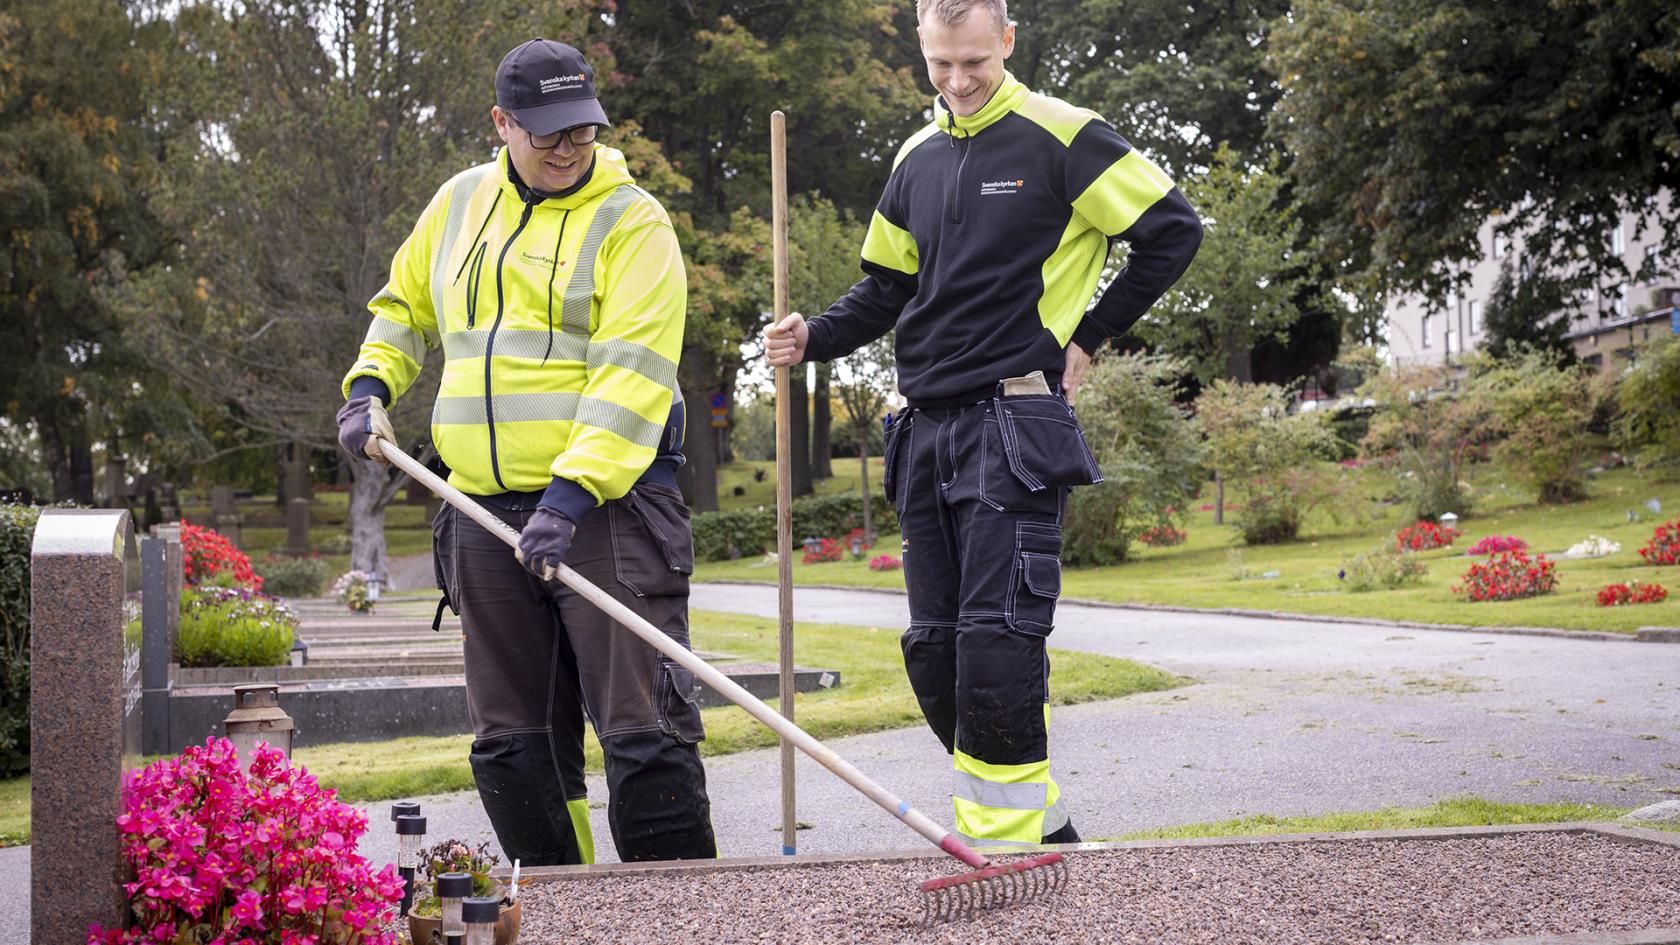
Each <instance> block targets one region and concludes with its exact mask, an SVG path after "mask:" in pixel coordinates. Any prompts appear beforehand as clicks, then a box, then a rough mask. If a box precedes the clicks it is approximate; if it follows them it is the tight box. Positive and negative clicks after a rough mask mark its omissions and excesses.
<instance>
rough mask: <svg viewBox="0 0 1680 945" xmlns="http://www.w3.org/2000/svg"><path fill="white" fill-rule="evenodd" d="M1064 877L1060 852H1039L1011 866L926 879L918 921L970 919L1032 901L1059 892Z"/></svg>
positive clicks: (1064, 872)
mask: <svg viewBox="0 0 1680 945" xmlns="http://www.w3.org/2000/svg"><path fill="white" fill-rule="evenodd" d="M1067 875H1068V868H1067V861H1065V860H1064V859H1062V855H1061V854H1060V853H1041V854H1039V855H1038V856H1034V857H1029V858H1027V859H1024V860H1016V861H1015V862H1013V863H1003V864H998V865H994V866H987V867H984V868H983V869H978V870H974V871H973V872H969V873H958V874H957V875H955V876H941V877H939V878H938V879H930V880H927V881H926V882H924V883H922V922H923V923H924V924H932V923H934V922H946V921H950V920H952V919H972V918H973V917H974V916H975V914H976V913H978V912H980V911H982V910H986V909H1001V908H1007V907H1009V906H1016V905H1020V904H1022V903H1027V902H1032V901H1033V900H1035V899H1037V898H1039V897H1040V896H1047V895H1049V894H1050V893H1053V892H1055V891H1056V890H1057V889H1060V888H1061V886H1062V884H1063V883H1064V882H1066V881H1067Z"/></svg>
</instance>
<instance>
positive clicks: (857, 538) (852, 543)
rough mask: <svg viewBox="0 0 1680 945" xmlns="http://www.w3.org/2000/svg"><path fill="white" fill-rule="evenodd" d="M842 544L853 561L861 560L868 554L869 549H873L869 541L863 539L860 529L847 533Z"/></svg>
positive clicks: (862, 532)
mask: <svg viewBox="0 0 1680 945" xmlns="http://www.w3.org/2000/svg"><path fill="white" fill-rule="evenodd" d="M844 544H845V547H846V550H847V551H848V552H850V553H851V555H852V557H853V558H854V559H862V558H863V556H864V555H865V554H866V553H868V551H869V549H870V548H872V547H874V546H873V545H872V544H871V543H870V542H869V540H868V539H866V538H865V537H864V531H863V529H861V528H854V529H852V530H851V531H849V532H847V533H846V541H845V543H844Z"/></svg>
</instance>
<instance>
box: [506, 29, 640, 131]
mask: <svg viewBox="0 0 1680 945" xmlns="http://www.w3.org/2000/svg"><path fill="white" fill-rule="evenodd" d="M496 104H497V105H499V106H501V107H502V109H503V110H505V111H507V112H510V113H512V115H513V118H514V120H515V121H517V122H519V126H520V127H521V128H524V129H525V130H526V131H529V132H530V133H531V134H534V135H539V136H540V135H548V134H553V133H554V132H556V131H560V130H562V129H565V128H573V127H576V126H578V125H611V124H612V122H609V121H607V113H606V112H604V111H602V110H601V102H600V100H599V99H597V98H596V97H595V70H594V69H591V68H590V67H589V63H588V62H586V61H584V58H583V53H580V52H578V51H577V50H576V49H573V48H572V47H570V46H568V45H566V44H565V43H557V42H555V41H554V40H552V39H533V40H531V41H530V42H526V43H521V44H519V45H518V46H515V47H514V48H513V51H512V52H510V53H508V54H507V55H506V56H504V57H502V64H501V65H499V66H497V67H496Z"/></svg>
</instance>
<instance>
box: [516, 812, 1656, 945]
mask: <svg viewBox="0 0 1680 945" xmlns="http://www.w3.org/2000/svg"><path fill="white" fill-rule="evenodd" d="M1069 860H1070V870H1071V877H1070V880H1069V882H1068V883H1067V885H1065V886H1064V887H1063V889H1062V890H1061V891H1060V892H1058V893H1057V894H1055V895H1053V896H1049V897H1046V898H1045V899H1043V900H1041V901H1038V902H1035V903H1031V904H1028V905H1025V906H1022V907H1020V908H1016V909H1007V910H1000V911H996V912H991V913H988V914H986V915H983V916H981V917H977V918H976V919H974V920H973V921H969V922H961V923H950V924H945V925H940V926H936V927H934V928H931V929H929V928H923V927H921V926H920V924H919V923H920V918H921V914H922V910H921V903H920V895H919V893H918V891H917V890H916V888H915V881H916V880H919V879H924V878H927V877H929V876H932V875H938V873H939V872H941V871H942V870H943V869H944V868H943V867H942V866H941V865H939V864H937V863H933V862H928V861H921V860H916V861H900V862H894V863H848V864H834V865H824V866H813V867H806V868H797V869H762V868H760V869H739V870H728V871H723V872H717V873H699V874H677V875H648V874H642V875H631V876H624V875H617V876H603V877H600V878H596V879H588V880H579V881H569V882H560V883H552V884H546V885H541V886H533V887H530V888H529V889H528V890H527V891H526V892H525V894H524V895H523V896H522V897H521V900H522V902H523V911H524V923H523V926H522V929H521V936H520V937H521V940H523V941H534V942H558V941H564V942H571V943H593V942H602V943H607V942H638V943H657V942H673V943H683V945H688V943H690V942H694V941H727V942H819V941H842V942H855V943H899V942H904V943H952V945H956V943H964V945H968V943H988V942H995V943H1001V945H1016V943H1020V942H1028V941H1045V942H1116V943H1120V942H1125V943H1150V945H1179V943H1184V945H1189V943H1218V945H1285V943H1287V945H1315V943H1325V945H1329V943H1336V945H1354V943H1377V942H1384V943H1386V942H1436V941H1458V940H1461V939H1466V938H1478V939H1482V938H1505V937H1511V936H1517V935H1538V934H1546V933H1551V934H1562V933H1580V932H1611V931H1628V930H1641V929H1653V928H1669V927H1680V850H1676V849H1674V848H1663V847H1658V846H1655V845H1645V844H1639V845H1633V844H1626V843H1621V842H1617V841H1614V840H1610V839H1607V838H1604V837H1600V836H1595V835H1580V834H1577V835H1568V834H1528V835H1519V836H1509V837H1493V838H1465V839H1450V840H1393V841H1352V842H1336V843H1329V842H1326V843H1295V844H1270V845H1258V846H1243V847H1179V848H1173V849H1164V850H1163V849H1131V850H1107V851H1101V852H1082V853H1077V854H1073V855H1070V857H1069ZM628 903H635V907H634V908H626V904H628Z"/></svg>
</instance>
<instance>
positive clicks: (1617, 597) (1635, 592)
mask: <svg viewBox="0 0 1680 945" xmlns="http://www.w3.org/2000/svg"><path fill="white" fill-rule="evenodd" d="M1667 599H1668V588H1666V587H1663V586H1662V585H1661V584H1641V583H1639V582H1638V581H1635V582H1633V583H1632V584H1631V585H1630V584H1606V585H1605V586H1604V587H1603V588H1601V589H1600V590H1599V592H1598V606H1600V607H1617V606H1621V605H1624V604H1660V603H1662V602H1663V601H1665V600H1667Z"/></svg>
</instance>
